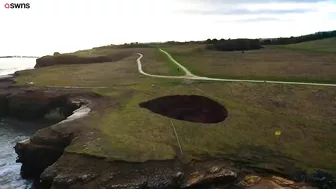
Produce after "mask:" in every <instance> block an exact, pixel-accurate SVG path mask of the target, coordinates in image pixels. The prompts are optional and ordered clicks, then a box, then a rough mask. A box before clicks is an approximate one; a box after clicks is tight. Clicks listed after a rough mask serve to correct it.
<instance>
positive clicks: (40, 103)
mask: <svg viewBox="0 0 336 189" xmlns="http://www.w3.org/2000/svg"><path fill="white" fill-rule="evenodd" d="M77 108H78V105H77V104H75V103H72V102H71V101H70V100H69V98H68V97H67V96H66V95H61V94H46V93H44V92H39V91H28V90H27V91H20V92H17V93H13V94H9V93H0V116H9V117H13V118H16V119H20V120H29V121H35V120H38V119H43V118H44V116H45V115H46V114H48V113H50V111H52V110H54V109H58V110H59V113H60V114H62V115H63V116H64V117H67V116H69V115H71V114H72V112H73V111H74V110H75V109H77Z"/></svg>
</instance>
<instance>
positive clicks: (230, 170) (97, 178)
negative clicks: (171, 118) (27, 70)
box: [0, 74, 325, 189]
mask: <svg viewBox="0 0 336 189" xmlns="http://www.w3.org/2000/svg"><path fill="white" fill-rule="evenodd" d="M16 75H18V74H16ZM104 105H105V99H104V97H103V96H100V95H98V94H95V93H92V92H85V91H81V90H79V89H60V88H58V89H57V88H55V89H50V88H42V87H41V88H39V89H34V90H32V89H30V86H29V85H26V86H16V85H15V81H14V79H13V78H4V79H1V80H0V117H8V118H12V119H19V120H27V121H28V120H29V121H37V120H43V119H53V120H57V121H58V122H59V124H56V125H51V126H50V127H46V128H44V129H41V130H39V131H37V132H36V133H35V134H34V136H33V137H31V138H30V139H29V140H25V141H21V142H19V143H17V145H16V146H15V147H14V148H15V152H16V153H17V154H18V159H17V162H20V163H22V168H21V175H22V176H23V177H24V178H33V179H35V180H36V182H38V185H39V187H40V188H43V189H49V188H53V189H66V188H76V189H77V188H78V189H79V188H88V189H89V188H106V189H107V188H111V189H117V188H125V189H126V188H127V189H133V188H134V189H135V188H144V189H145V188H146V189H147V188H151V189H166V188H167V189H168V188H169V189H170V188H188V189H196V188H265V187H268V188H302V189H304V188H310V187H309V186H308V185H307V184H306V182H307V181H308V180H307V178H306V177H301V178H300V179H294V177H292V178H291V179H293V180H289V179H285V178H284V177H290V176H289V175H281V174H280V173H271V172H269V171H267V170H256V169H252V168H244V167H243V166H241V165H239V164H237V163H235V162H232V161H228V160H209V161H194V162H189V163H184V162H183V161H182V160H180V159H179V158H178V157H176V158H175V159H170V160H162V161H154V160H153V161H147V162H139V163H135V162H125V161H111V160H108V159H107V158H104V157H92V156H88V155H83V154H76V153H70V152H67V151H65V149H66V148H67V147H68V146H69V145H70V144H71V143H72V142H73V141H74V140H76V139H77V137H78V136H80V135H90V133H92V132H91V130H90V129H89V128H87V129H85V128H83V125H82V121H85V118H83V119H84V120H83V119H71V120H69V121H64V120H66V119H67V118H69V116H70V117H71V115H73V112H74V111H75V110H78V109H80V108H83V107H86V108H89V109H90V110H91V111H93V112H94V111H98V109H99V108H103V107H104ZM89 116H90V115H89ZM93 137H94V136H93ZM88 139H90V137H88ZM322 177H325V175H322V176H321V177H320V178H322ZM309 181H313V180H311V179H310V180H309Z"/></svg>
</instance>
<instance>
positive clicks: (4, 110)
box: [0, 93, 8, 116]
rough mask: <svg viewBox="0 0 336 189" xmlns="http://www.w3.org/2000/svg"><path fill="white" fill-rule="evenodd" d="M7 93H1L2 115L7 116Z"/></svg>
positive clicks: (0, 109) (0, 108)
mask: <svg viewBox="0 0 336 189" xmlns="http://www.w3.org/2000/svg"><path fill="white" fill-rule="evenodd" d="M7 96H8V94H7V93H2V94H1V93H0V116H6V115H7V113H8V100H7Z"/></svg>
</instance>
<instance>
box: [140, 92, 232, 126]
mask: <svg viewBox="0 0 336 189" xmlns="http://www.w3.org/2000/svg"><path fill="white" fill-rule="evenodd" d="M139 106H140V107H142V108H146V109H148V110H150V111H152V112H154V113H157V114H160V115H163V116H167V117H170V118H174V119H178V120H184V121H191V122H198V123H219V122H222V121H224V120H225V119H226V118H227V117H228V112H227V110H226V108H225V107H224V106H222V105H221V104H219V103H217V102H216V101H214V100H211V99H209V98H207V97H204V96H197V95H174V96H164V97H160V98H157V99H153V100H150V101H147V102H143V103H140V105H139Z"/></svg>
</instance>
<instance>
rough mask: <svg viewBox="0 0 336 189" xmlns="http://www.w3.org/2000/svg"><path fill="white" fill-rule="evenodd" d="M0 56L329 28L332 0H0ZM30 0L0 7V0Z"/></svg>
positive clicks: (334, 19) (335, 24) (334, 8)
mask: <svg viewBox="0 0 336 189" xmlns="http://www.w3.org/2000/svg"><path fill="white" fill-rule="evenodd" d="M0 2H1V3H0V4H2V5H0V24H1V26H0V34H1V37H2V39H1V42H0V56H1V55H14V54H18V55H36V56H42V55H45V54H52V53H53V52H55V51H57V52H61V53H65V52H73V51H76V50H81V49H88V48H92V47H97V46H101V45H107V44H120V43H126V42H127V43H128V42H159V41H169V40H175V41H188V40H206V39H208V38H271V37H280V36H283V37H289V36H297V35H303V34H309V33H314V32H317V31H326V30H334V29H336V2H335V1H334V0H300V1H299V0H279V1H277V0H20V1H18V0H0ZM16 2H19V3H30V8H29V9H6V8H5V7H4V5H5V3H16Z"/></svg>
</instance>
